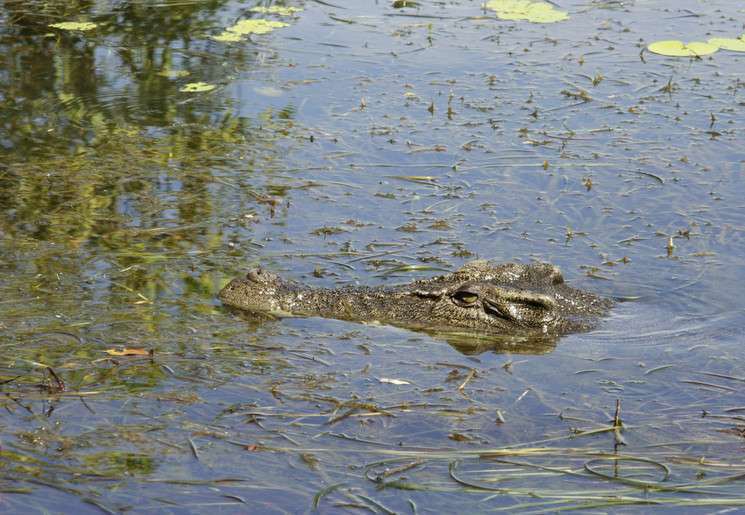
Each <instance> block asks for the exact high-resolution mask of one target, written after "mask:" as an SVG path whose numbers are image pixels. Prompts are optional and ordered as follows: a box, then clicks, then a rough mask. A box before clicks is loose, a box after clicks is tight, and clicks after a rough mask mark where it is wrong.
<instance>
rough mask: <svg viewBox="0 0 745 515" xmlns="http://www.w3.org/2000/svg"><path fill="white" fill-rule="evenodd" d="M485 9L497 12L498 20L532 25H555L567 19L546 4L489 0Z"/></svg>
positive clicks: (517, 0) (563, 13)
mask: <svg viewBox="0 0 745 515" xmlns="http://www.w3.org/2000/svg"><path fill="white" fill-rule="evenodd" d="M484 7H486V8H487V9H492V10H493V11H496V12H497V18H499V19H500V20H516V21H520V20H526V21H529V22H532V23H555V22H557V21H562V20H566V19H568V18H569V17H568V16H567V13H566V12H565V11H558V10H556V9H554V6H552V5H551V4H548V3H546V2H534V1H530V0H491V1H489V2H486V3H485V4H484Z"/></svg>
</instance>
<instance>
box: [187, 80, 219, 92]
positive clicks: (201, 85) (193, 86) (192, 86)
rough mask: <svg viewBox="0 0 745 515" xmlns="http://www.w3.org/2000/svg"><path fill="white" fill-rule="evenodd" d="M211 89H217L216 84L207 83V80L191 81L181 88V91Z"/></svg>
mask: <svg viewBox="0 0 745 515" xmlns="http://www.w3.org/2000/svg"><path fill="white" fill-rule="evenodd" d="M211 89H215V85H214V84H207V83H206V82H191V83H189V84H187V85H186V86H184V87H183V88H181V89H180V90H179V91H183V92H185V93H201V92H203V91H209V90H211Z"/></svg>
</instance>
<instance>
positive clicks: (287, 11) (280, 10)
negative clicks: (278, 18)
mask: <svg viewBox="0 0 745 515" xmlns="http://www.w3.org/2000/svg"><path fill="white" fill-rule="evenodd" d="M250 10H251V11H254V12H257V13H264V14H267V13H271V14H281V15H282V16H290V15H292V14H295V13H296V12H297V11H302V10H303V9H302V8H300V7H280V6H278V5H272V6H269V7H252V8H251V9H250Z"/></svg>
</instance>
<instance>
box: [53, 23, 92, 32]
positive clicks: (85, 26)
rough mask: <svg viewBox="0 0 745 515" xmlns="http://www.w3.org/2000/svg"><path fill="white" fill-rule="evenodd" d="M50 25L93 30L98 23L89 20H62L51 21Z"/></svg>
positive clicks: (60, 27) (63, 28) (64, 28)
mask: <svg viewBox="0 0 745 515" xmlns="http://www.w3.org/2000/svg"><path fill="white" fill-rule="evenodd" d="M50 27H53V28H55V29H62V30H93V29H95V28H96V27H98V24H97V23H93V22H89V21H85V22H80V21H63V22H60V23H52V24H51V25H50Z"/></svg>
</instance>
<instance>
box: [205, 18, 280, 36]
mask: <svg viewBox="0 0 745 515" xmlns="http://www.w3.org/2000/svg"><path fill="white" fill-rule="evenodd" d="M289 26H290V24H289V23H284V22H281V21H270V20H263V19H260V20H241V21H239V22H238V23H236V24H235V25H232V26H230V27H228V28H227V29H225V31H224V32H223V33H222V34H220V35H219V36H213V38H214V39H216V40H217V41H242V40H243V38H242V36H245V35H246V34H266V33H267V32H272V31H273V30H274V29H279V28H282V27H289Z"/></svg>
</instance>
